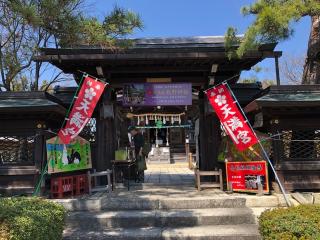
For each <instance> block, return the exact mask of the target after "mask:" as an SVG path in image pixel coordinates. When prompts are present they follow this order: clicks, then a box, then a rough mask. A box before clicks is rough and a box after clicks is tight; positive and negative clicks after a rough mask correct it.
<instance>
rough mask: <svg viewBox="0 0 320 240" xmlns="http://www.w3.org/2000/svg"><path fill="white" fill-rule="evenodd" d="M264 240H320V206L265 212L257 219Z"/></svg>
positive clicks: (301, 206) (304, 206) (303, 206)
mask: <svg viewBox="0 0 320 240" xmlns="http://www.w3.org/2000/svg"><path fill="white" fill-rule="evenodd" d="M259 230H260V233H261V236H262V239H265V240H271V239H272V240H280V239H281V240H309V239H310V240H316V239H320V205H300V206H297V207H289V208H282V209H274V210H267V211H265V212H263V213H262V214H261V216H260V218H259Z"/></svg>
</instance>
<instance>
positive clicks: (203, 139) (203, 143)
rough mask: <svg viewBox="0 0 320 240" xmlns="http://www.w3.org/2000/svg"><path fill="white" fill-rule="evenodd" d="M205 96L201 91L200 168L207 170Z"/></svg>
mask: <svg viewBox="0 0 320 240" xmlns="http://www.w3.org/2000/svg"><path fill="white" fill-rule="evenodd" d="M205 100H206V99H205V96H204V92H203V91H200V92H199V157H200V159H199V169H200V170H206V161H207V151H206V144H207V141H206V140H207V134H206V124H205V122H206V121H205Z"/></svg>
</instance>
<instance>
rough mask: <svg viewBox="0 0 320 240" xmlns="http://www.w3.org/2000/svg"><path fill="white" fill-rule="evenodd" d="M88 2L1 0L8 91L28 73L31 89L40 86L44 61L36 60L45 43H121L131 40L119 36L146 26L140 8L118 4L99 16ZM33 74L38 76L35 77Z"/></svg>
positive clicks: (0, 75) (0, 47)
mask: <svg viewBox="0 0 320 240" xmlns="http://www.w3.org/2000/svg"><path fill="white" fill-rule="evenodd" d="M83 3H84V0H63V1H62V0H12V1H1V0H0V80H1V84H2V85H3V87H4V88H5V89H6V90H7V91H12V90H14V89H13V87H12V86H14V85H15V84H16V82H19V81H20V80H21V79H22V77H23V76H28V85H29V86H28V89H31V88H33V89H34V90H38V89H39V88H40V87H39V75H40V68H41V66H42V65H43V63H39V67H38V68H37V67H36V64H35V63H34V62H32V58H33V57H34V56H35V55H37V54H38V51H39V49H40V48H46V47H57V48H58V47H76V46H80V45H94V46H100V47H105V48H106V47H108V48H111V49H115V48H117V49H120V48H121V47H127V46H128V45H130V43H131V41H129V40H128V41H120V42H119V41H118V39H119V38H120V39H124V38H125V37H127V36H128V35H129V34H132V33H133V32H134V30H135V29H142V27H143V25H142V21H141V18H140V16H139V15H138V14H136V13H133V12H131V11H128V10H125V9H123V8H120V7H117V6H116V7H115V8H114V9H113V10H112V11H111V12H110V13H109V14H107V15H106V17H105V18H104V20H103V21H99V20H98V18H96V17H91V16H90V15H88V14H87V11H86V9H85V7H84V6H83ZM33 74H34V76H35V79H30V76H32V75H33ZM31 78H32V77H31ZM52 81H54V80H52ZM18 84H20V85H24V83H18ZM48 85H50V83H48ZM19 88H22V89H24V88H23V87H21V86H20V87H19ZM0 91H1V89H0Z"/></svg>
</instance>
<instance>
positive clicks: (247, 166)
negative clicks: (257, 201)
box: [226, 161, 269, 193]
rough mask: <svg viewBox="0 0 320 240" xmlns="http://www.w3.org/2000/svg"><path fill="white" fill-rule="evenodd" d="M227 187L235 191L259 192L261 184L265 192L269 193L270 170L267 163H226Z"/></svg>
mask: <svg viewBox="0 0 320 240" xmlns="http://www.w3.org/2000/svg"><path fill="white" fill-rule="evenodd" d="M226 175H227V186H230V185H229V184H232V189H233V191H240V192H258V183H259V182H261V184H262V188H263V192H264V193H269V179H268V168H267V163H266V162H265V161H255V162H226Z"/></svg>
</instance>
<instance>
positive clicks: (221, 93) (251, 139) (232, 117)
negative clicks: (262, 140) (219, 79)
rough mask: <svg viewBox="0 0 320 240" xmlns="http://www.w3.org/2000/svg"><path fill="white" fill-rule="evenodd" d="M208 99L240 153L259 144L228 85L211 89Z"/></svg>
mask: <svg viewBox="0 0 320 240" xmlns="http://www.w3.org/2000/svg"><path fill="white" fill-rule="evenodd" d="M207 97H208V99H209V101H210V103H211V105H212V107H213V109H214V110H215V112H216V114H217V116H218V117H219V119H220V122H221V124H222V125H223V127H224V129H225V130H226V132H227V134H228V135H229V136H230V137H231V139H232V141H233V142H234V144H235V145H236V147H237V149H238V150H239V151H243V150H245V149H247V148H248V147H250V146H252V145H254V144H256V143H257V142H258V139H257V137H256V136H255V134H254V133H253V131H252V130H251V128H250V126H249V125H248V123H247V122H246V121H245V118H244V116H243V115H242V114H241V112H240V111H239V108H238V107H237V104H236V100H235V99H233V97H232V94H231V93H230V91H229V89H228V87H227V86H226V85H224V84H221V85H218V86H217V87H214V88H212V89H209V90H208V91H207Z"/></svg>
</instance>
